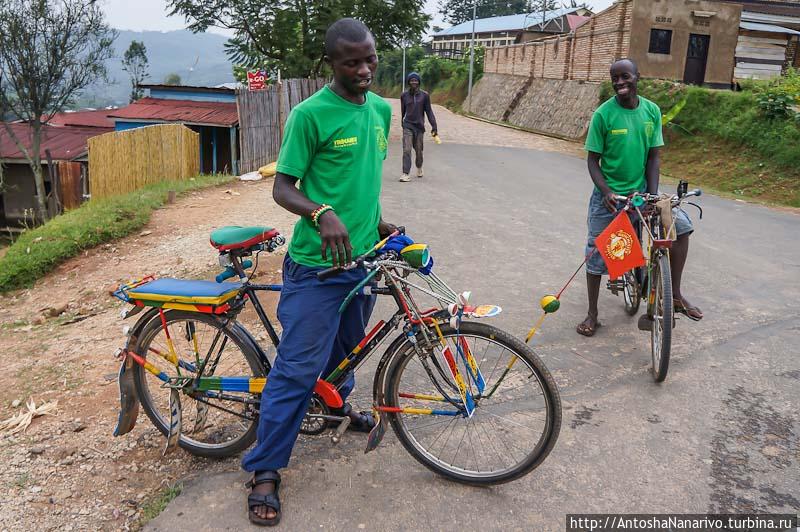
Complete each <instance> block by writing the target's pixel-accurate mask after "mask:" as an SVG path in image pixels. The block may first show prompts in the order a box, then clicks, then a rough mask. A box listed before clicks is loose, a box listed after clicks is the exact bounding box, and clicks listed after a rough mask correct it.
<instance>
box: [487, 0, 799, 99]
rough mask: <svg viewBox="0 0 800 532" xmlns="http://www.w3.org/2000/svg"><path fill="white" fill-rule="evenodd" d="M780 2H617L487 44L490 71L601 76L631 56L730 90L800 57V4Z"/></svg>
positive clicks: (663, 74)
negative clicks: (547, 33) (522, 37)
mask: <svg viewBox="0 0 800 532" xmlns="http://www.w3.org/2000/svg"><path fill="white" fill-rule="evenodd" d="M778 3H779V2H766V1H764V2H761V1H755V0H753V1H751V2H742V1H739V2H733V1H721V0H617V2H615V3H614V4H613V5H612V6H611V7H609V8H608V9H606V10H605V11H602V12H601V13H598V14H597V15H594V16H593V17H591V18H590V19H589V21H588V22H585V23H583V24H582V25H580V26H579V27H578V28H577V29H575V30H573V31H570V32H569V33H567V34H565V35H559V36H556V37H550V38H544V39H538V40H535V41H532V42H529V43H524V44H519V45H513V46H504V47H499V48H493V49H489V50H487V52H486V58H485V64H484V71H486V72H495V73H500V74H513V75H530V76H532V77H534V78H543V79H562V80H581V81H590V82H599V81H604V80H605V79H606V78H607V77H608V66H609V65H610V64H611V63H612V62H613V61H614V60H616V59H619V58H622V57H630V58H632V59H634V60H635V61H636V62H637V63H638V65H639V70H640V71H641V73H642V76H644V77H650V78H663V79H674V80H680V81H684V82H686V83H692V84H696V85H705V86H709V87H712V88H730V87H731V86H732V83H733V82H734V80H735V79H742V78H759V79H764V78H769V77H773V76H776V75H780V73H781V71H782V70H783V71H785V69H786V68H787V67H788V66H790V65H795V64H797V63H798V61H799V60H800V59H798V57H797V56H798V52H797V48H798V44H797V41H798V37H800V33H798V31H800V5H798V4H796V3H793V4H790V3H788V2H785V5H779V6H776V5H775V4H778ZM743 4H745V5H744V7H745V9H746V10H745V11H744V12H743ZM766 8H769V9H767V11H768V12H762V11H763V10H764V9H766ZM751 10H752V11H751ZM795 14H796V15H797V16H794V15H795ZM794 24H797V29H794V27H793V26H794Z"/></svg>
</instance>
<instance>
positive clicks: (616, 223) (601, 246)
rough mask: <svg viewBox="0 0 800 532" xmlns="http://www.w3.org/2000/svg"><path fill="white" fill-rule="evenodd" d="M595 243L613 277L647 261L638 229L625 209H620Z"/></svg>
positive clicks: (610, 275) (619, 275)
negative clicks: (638, 236)
mask: <svg viewBox="0 0 800 532" xmlns="http://www.w3.org/2000/svg"><path fill="white" fill-rule="evenodd" d="M594 245H595V247H597V253H600V256H601V257H603V260H604V261H605V263H606V267H607V268H608V275H609V277H611V279H616V278H617V277H621V276H622V275H623V274H624V273H625V272H627V271H629V270H632V269H633V268H637V267H639V266H643V265H644V263H645V260H644V252H643V251H642V246H641V244H640V243H639V239H638V238H637V237H636V230H635V229H634V228H633V224H632V223H631V220H630V218H628V214H627V212H625V211H620V213H619V214H618V215H617V217H616V218H614V219H613V220H612V221H611V223H610V224H608V227H606V229H605V230H604V231H603V232H602V233H600V234H599V235H597V238H595V239H594Z"/></svg>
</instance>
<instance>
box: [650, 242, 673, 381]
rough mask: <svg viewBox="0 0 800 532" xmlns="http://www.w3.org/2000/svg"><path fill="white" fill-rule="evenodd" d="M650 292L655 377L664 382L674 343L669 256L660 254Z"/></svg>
mask: <svg viewBox="0 0 800 532" xmlns="http://www.w3.org/2000/svg"><path fill="white" fill-rule="evenodd" d="M651 275H652V277H651V278H650V279H651V282H652V283H653V284H652V286H651V288H650V293H651V295H652V297H653V302H652V303H651V305H650V306H651V308H652V312H653V325H652V328H651V329H650V351H651V354H652V358H653V378H654V379H655V380H656V382H663V381H664V379H666V378H667V371H668V370H669V354H670V348H671V345H672V312H673V306H672V305H673V303H672V276H671V273H670V266H669V256H667V255H666V254H663V255H660V256H659V257H658V260H657V261H656V263H655V264H654V265H653V269H652V272H651Z"/></svg>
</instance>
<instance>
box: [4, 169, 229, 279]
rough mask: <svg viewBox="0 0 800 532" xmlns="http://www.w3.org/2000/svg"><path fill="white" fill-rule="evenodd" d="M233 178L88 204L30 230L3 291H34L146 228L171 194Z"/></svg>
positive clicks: (167, 185)
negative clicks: (68, 264) (81, 257)
mask: <svg viewBox="0 0 800 532" xmlns="http://www.w3.org/2000/svg"><path fill="white" fill-rule="evenodd" d="M232 179H233V177H231V176H227V175H209V176H205V175H204V176H198V177H197V178H194V179H192V180H189V181H168V182H162V183H158V184H156V185H151V186H148V187H146V188H143V189H141V190H139V191H136V192H132V193H130V194H125V195H122V196H116V197H114V198H107V199H102V200H92V201H88V202H86V203H84V204H83V205H81V206H80V207H79V208H77V209H74V210H71V211H69V212H67V213H65V214H62V215H60V216H57V217H55V218H53V219H52V220H50V221H49V222H47V223H46V224H44V225H41V226H39V227H36V228H35V229H31V230H29V231H25V232H24V233H22V235H21V236H20V237H19V238H18V239H17V240H16V241H15V242H14V243H13V244H12V245H11V246H10V247H9V248H8V251H7V252H6V254H5V255H4V256H3V257H2V258H0V292H7V291H9V290H16V289H18V288H26V287H29V286H31V285H32V284H33V283H34V281H36V280H37V279H39V278H41V277H43V276H44V275H46V274H47V273H49V272H50V271H52V269H53V268H54V267H55V266H57V265H58V264H60V263H62V262H63V261H65V260H66V259H69V258H70V257H74V256H76V255H77V254H78V253H80V252H81V251H83V250H84V249H88V248H91V247H94V246H97V245H98V244H103V243H105V242H109V241H111V240H115V239H117V238H121V237H124V236H126V235H129V234H131V233H133V232H134V231H136V230H137V229H140V228H141V227H142V226H144V225H145V224H146V223H147V222H148V221H149V220H150V215H151V214H152V212H153V210H154V209H157V208H158V207H160V206H161V205H163V204H164V202H165V201H166V198H167V192H168V191H170V190H174V191H176V192H177V193H179V194H180V193H182V192H186V191H189V190H194V189H198V188H203V187H208V186H214V185H220V184H222V183H227V182H229V181H231V180H232Z"/></svg>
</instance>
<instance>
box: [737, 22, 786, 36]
mask: <svg viewBox="0 0 800 532" xmlns="http://www.w3.org/2000/svg"><path fill="white" fill-rule="evenodd" d="M739 27H740V28H742V29H743V30H750V31H765V32H769V33H785V34H787V35H800V31H797V30H790V29H789V28H784V27H782V26H775V25H774V24H759V23H758V22H739Z"/></svg>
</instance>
